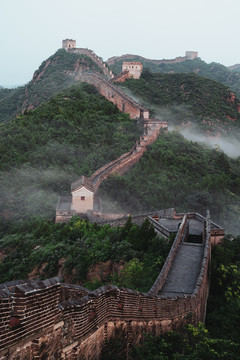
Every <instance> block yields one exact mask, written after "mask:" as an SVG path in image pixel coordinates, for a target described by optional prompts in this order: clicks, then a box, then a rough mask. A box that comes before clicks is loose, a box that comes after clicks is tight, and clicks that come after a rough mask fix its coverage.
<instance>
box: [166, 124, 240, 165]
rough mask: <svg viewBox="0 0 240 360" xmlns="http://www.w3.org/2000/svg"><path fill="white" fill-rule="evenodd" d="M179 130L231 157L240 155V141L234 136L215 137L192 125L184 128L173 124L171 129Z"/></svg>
mask: <svg viewBox="0 0 240 360" xmlns="http://www.w3.org/2000/svg"><path fill="white" fill-rule="evenodd" d="M174 129H175V130H176V129H177V130H178V131H179V132H180V133H181V134H182V135H183V136H184V137H185V139H187V140H190V141H194V142H199V143H203V144H205V145H208V146H210V147H211V148H214V149H216V150H221V151H223V152H224V153H225V154H226V155H228V156H229V157H231V158H233V159H236V158H237V157H239V156H240V141H239V140H238V139H237V138H235V137H234V136H224V137H214V136H207V135H205V134H203V133H200V132H199V130H198V129H197V128H196V127H194V126H191V128H184V127H181V126H177V127H174V126H171V127H170V128H169V130H170V131H171V130H174Z"/></svg>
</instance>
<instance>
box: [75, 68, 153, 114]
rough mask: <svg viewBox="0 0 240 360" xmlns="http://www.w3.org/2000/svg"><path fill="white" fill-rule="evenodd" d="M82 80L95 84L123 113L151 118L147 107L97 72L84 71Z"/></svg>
mask: <svg viewBox="0 0 240 360" xmlns="http://www.w3.org/2000/svg"><path fill="white" fill-rule="evenodd" d="M81 81H85V82H88V83H89V84H92V85H94V86H95V87H96V88H97V90H98V91H99V93H100V94H101V95H103V96H104V97H106V98H107V99H108V100H109V101H111V102H112V103H113V104H115V105H116V106H117V107H118V109H119V110H120V111H122V112H123V113H127V114H130V117H131V118H132V119H138V118H141V117H144V118H149V112H148V111H147V110H146V109H144V108H143V107H142V106H140V105H139V104H138V103H136V102H135V101H134V100H132V99H131V98H130V97H129V96H127V95H126V94H125V93H124V92H123V91H121V90H120V89H118V88H116V87H115V86H114V85H112V84H111V83H109V82H107V81H106V80H104V79H103V78H101V77H100V76H98V75H97V74H93V73H84V74H82V75H81Z"/></svg>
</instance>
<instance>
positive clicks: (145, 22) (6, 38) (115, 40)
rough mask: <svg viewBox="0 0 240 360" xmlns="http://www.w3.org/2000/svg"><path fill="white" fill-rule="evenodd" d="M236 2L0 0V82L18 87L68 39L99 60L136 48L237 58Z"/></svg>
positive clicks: (239, 8) (161, 54) (159, 54)
mask: <svg viewBox="0 0 240 360" xmlns="http://www.w3.org/2000/svg"><path fill="white" fill-rule="evenodd" d="M239 18H240V0H120V1H114V0H0V39H1V56H0V85H2V86H11V85H22V84H26V83H27V82H28V81H30V80H31V78H32V75H33V73H34V71H35V70H36V69H37V68H38V67H39V66H40V64H41V63H42V62H43V61H44V60H46V59H47V58H48V57H49V56H51V55H52V54H54V53H55V52H56V51H57V50H58V49H59V48H61V47H62V40H63V39H66V38H72V39H75V40H76V41H77V45H76V46H77V47H84V48H89V49H92V50H94V51H95V52H96V54H97V55H99V56H101V57H102V58H103V59H104V60H107V59H108V58H109V57H111V56H116V55H122V54H127V53H130V54H136V55H141V56H144V57H147V58H151V59H163V58H165V59H172V58H175V57H177V56H184V55H185V51H186V50H188V51H198V54H199V56H200V57H201V59H202V60H204V61H206V62H208V63H209V62H212V61H214V62H219V63H221V64H223V65H225V66H230V65H234V64H237V63H240V44H239V35H240V19H239Z"/></svg>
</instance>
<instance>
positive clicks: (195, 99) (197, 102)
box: [121, 70, 240, 136]
mask: <svg viewBox="0 0 240 360" xmlns="http://www.w3.org/2000/svg"><path fill="white" fill-rule="evenodd" d="M121 87H122V88H123V89H129V90H131V92H132V94H133V95H134V96H137V97H138V98H139V99H140V100H141V101H142V102H143V104H144V105H145V106H148V107H149V108H150V109H152V115H153V116H155V115H156V116H157V117H160V118H162V117H164V116H165V119H166V120H168V121H169V124H170V125H171V124H174V125H185V126H190V125H191V124H194V125H195V126H196V125H197V127H198V128H199V129H200V130H201V131H202V132H205V133H207V134H211V135H219V134H221V135H227V134H234V135H235V136H237V135H236V129H239V128H240V113H239V106H240V100H239V99H238V98H236V96H235V94H234V93H232V92H231V91H230V90H229V88H227V87H226V86H225V85H222V84H221V83H218V82H216V81H213V80H210V79H206V78H203V77H201V76H198V75H196V74H158V73H157V74H154V73H152V72H149V71H148V70H144V71H143V74H142V76H141V78H140V79H139V80H134V79H129V80H127V81H125V82H124V83H123V84H121ZM166 110H168V113H167V111H166Z"/></svg>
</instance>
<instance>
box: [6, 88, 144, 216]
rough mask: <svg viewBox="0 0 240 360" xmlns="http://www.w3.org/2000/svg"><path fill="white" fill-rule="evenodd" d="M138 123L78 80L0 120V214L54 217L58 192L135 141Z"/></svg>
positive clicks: (63, 190) (139, 127)
mask: <svg viewBox="0 0 240 360" xmlns="http://www.w3.org/2000/svg"><path fill="white" fill-rule="evenodd" d="M141 132H142V128H141V125H138V124H137V123H136V121H133V120H130V118H129V116H128V115H126V114H122V113H120V112H119V110H118V109H117V108H116V107H115V106H114V105H113V104H112V103H110V102H108V101H107V100H106V99H104V98H103V97H102V96H101V95H99V94H98V93H97V91H96V90H95V88H94V87H92V86H90V85H88V84H84V83H81V84H79V85H73V87H70V88H69V89H67V90H64V91H63V92H62V93H60V94H59V95H57V96H55V97H53V98H52V99H51V100H50V101H48V102H47V103H45V104H43V105H42V106H40V107H38V108H37V109H35V110H34V111H28V112H26V113H25V114H24V115H20V116H18V117H17V118H16V119H12V120H11V121H9V122H7V123H2V124H1V125H0V171H1V172H0V213H1V215H4V216H5V217H12V216H13V217H14V216H17V217H20V218H24V217H25V216H29V215H31V214H35V215H36V214H38V215H43V216H45V217H47V216H51V217H53V216H54V212H55V207H56V203H57V199H58V195H64V194H69V191H70V184H71V182H72V181H75V180H76V178H78V177H79V176H80V175H86V176H89V175H91V174H92V173H93V172H94V171H95V170H97V169H98V168H99V167H101V166H102V165H104V164H106V163H107V162H109V161H111V160H114V159H115V158H117V157H118V156H119V155H121V154H123V153H124V152H126V151H129V149H131V148H132V146H133V145H134V144H135V141H136V139H138V138H139V134H140V133H141Z"/></svg>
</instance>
